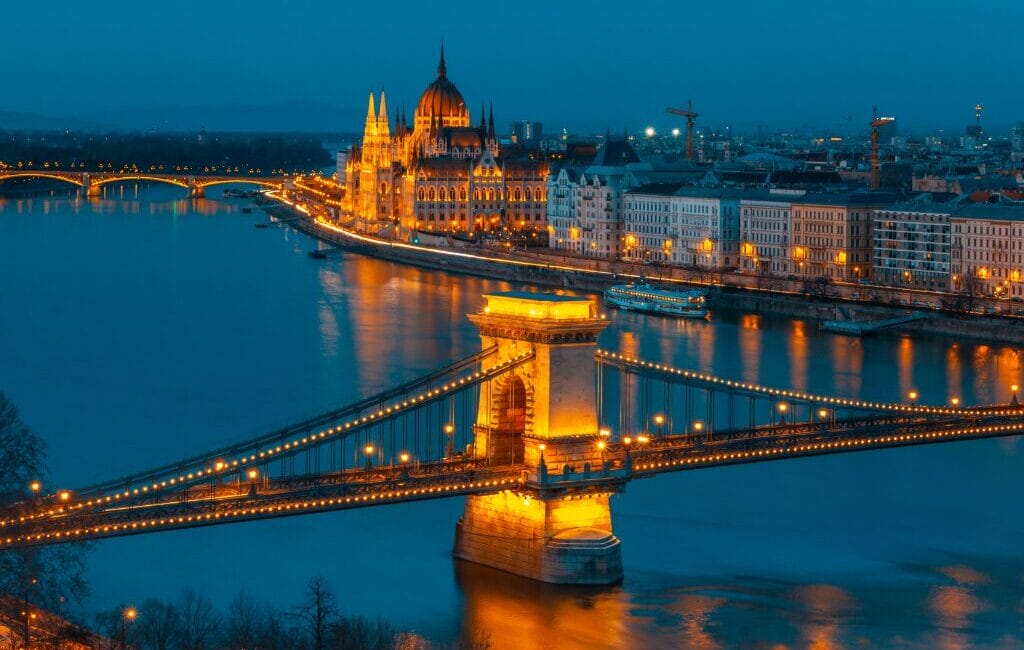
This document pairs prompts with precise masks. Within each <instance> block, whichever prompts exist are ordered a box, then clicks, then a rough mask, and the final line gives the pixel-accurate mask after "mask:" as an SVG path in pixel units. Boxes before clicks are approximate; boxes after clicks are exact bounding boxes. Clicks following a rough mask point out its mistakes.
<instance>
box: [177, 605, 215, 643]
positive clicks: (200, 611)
mask: <svg viewBox="0 0 1024 650" xmlns="http://www.w3.org/2000/svg"><path fill="white" fill-rule="evenodd" d="M178 614H179V616H180V617H181V623H180V625H179V626H178V648H180V649H181V650H207V649H208V648H213V647H214V639H215V638H216V634H217V630H218V627H219V625H220V621H219V620H218V617H217V614H216V612H214V610H213V604H212V603H211V602H210V601H209V599H207V598H203V597H202V596H200V595H199V594H196V593H195V592H192V591H187V592H185V595H183V596H182V597H181V599H180V600H179V601H178Z"/></svg>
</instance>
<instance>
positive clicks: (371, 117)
mask: <svg viewBox="0 0 1024 650" xmlns="http://www.w3.org/2000/svg"><path fill="white" fill-rule="evenodd" d="M376 121H377V109H376V108H374V105H373V91H372V90H371V91H370V105H369V106H368V107H367V109H366V123H367V124H369V123H370V122H376Z"/></svg>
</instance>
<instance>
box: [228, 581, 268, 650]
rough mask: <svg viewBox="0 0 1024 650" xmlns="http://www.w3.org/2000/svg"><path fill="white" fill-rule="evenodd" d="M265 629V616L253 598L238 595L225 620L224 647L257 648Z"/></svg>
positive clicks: (247, 649)
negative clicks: (262, 629) (263, 628)
mask: <svg viewBox="0 0 1024 650" xmlns="http://www.w3.org/2000/svg"><path fill="white" fill-rule="evenodd" d="M262 627H263V615H262V612H260V609H259V608H258V607H257V606H256V604H255V603H254V602H253V600H252V598H250V597H249V596H247V595H246V594H244V593H240V594H238V596H236V597H235V599H234V600H232V601H231V604H229V605H228V611H227V615H226V616H225V619H224V645H225V646H226V647H228V648H238V649H240V650H251V649H252V648H255V647H256V646H257V645H258V643H257V641H258V639H259V637H260V632H261V628H262Z"/></svg>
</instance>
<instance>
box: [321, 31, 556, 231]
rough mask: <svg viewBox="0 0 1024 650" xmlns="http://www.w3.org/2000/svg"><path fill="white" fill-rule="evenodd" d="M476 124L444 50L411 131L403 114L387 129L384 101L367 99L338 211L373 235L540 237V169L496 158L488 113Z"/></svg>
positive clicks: (541, 165)
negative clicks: (390, 231)
mask: <svg viewBox="0 0 1024 650" xmlns="http://www.w3.org/2000/svg"><path fill="white" fill-rule="evenodd" d="M477 120H478V121H477V123H476V125H473V120H472V118H471V115H470V111H469V107H468V106H467V105H466V102H465V101H464V100H463V98H462V94H461V93H460V92H459V90H458V88H456V87H455V84H453V83H452V82H451V81H450V80H449V79H448V69H447V66H446V65H445V60H444V47H442V48H441V58H440V61H439V63H438V66H437V79H435V80H434V81H433V82H432V83H431V84H430V85H429V86H427V89H426V90H425V91H423V95H422V96H421V97H420V100H419V103H418V104H417V106H416V112H415V113H414V114H413V119H412V124H409V122H408V120H407V118H406V115H405V111H404V109H403V110H402V111H401V112H400V113H398V112H396V114H395V118H394V122H393V123H392V122H391V120H390V118H389V116H388V109H387V100H386V98H385V97H384V93H383V92H381V94H380V104H379V105H377V104H376V103H375V98H374V96H373V93H372V92H371V93H370V101H369V107H368V108H367V111H366V125H365V126H364V128H363V139H362V142H361V143H360V144H358V145H353V147H352V149H351V150H350V152H349V156H348V161H347V163H346V164H345V169H344V181H345V187H346V190H345V205H344V211H345V212H347V213H348V214H349V215H351V216H352V217H353V218H355V219H356V220H357V222H358V223H359V224H360V226H362V227H364V228H366V229H367V230H370V231H373V232H379V231H382V230H384V229H385V228H393V227H394V224H399V225H400V226H401V227H402V229H403V230H404V231H411V230H424V231H435V232H464V233H473V232H477V231H488V232H497V231H502V230H504V229H508V230H509V231H513V232H524V231H525V232H529V231H534V232H538V233H539V232H543V231H546V229H547V222H546V205H547V176H548V166H547V163H546V162H545V161H543V160H533V159H530V158H528V157H524V158H520V157H516V156H511V155H509V156H505V155H503V154H502V150H501V143H500V141H499V138H498V135H497V133H496V132H495V129H494V109H493V107H492V108H491V111H490V114H489V115H487V116H486V118H485V114H484V110H483V107H482V106H481V109H480V115H479V117H478V118H477ZM338 172H339V177H340V176H341V173H342V170H340V169H339V170H338Z"/></svg>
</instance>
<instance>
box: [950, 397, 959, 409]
mask: <svg viewBox="0 0 1024 650" xmlns="http://www.w3.org/2000/svg"><path fill="white" fill-rule="evenodd" d="M949 403H950V404H952V405H953V406H954V407H956V406H960V398H959V397H951V398H949Z"/></svg>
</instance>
